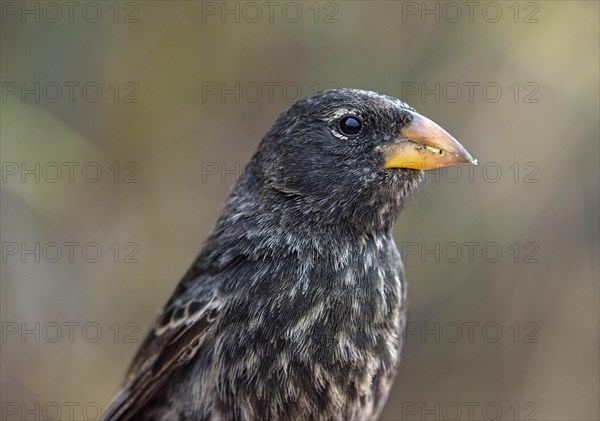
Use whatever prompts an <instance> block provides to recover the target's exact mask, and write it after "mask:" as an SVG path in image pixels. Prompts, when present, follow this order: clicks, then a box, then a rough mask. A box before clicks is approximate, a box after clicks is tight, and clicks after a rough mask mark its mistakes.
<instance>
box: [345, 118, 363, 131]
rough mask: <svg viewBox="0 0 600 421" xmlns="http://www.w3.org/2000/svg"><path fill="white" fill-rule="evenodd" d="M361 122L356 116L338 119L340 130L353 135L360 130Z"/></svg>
mask: <svg viewBox="0 0 600 421" xmlns="http://www.w3.org/2000/svg"><path fill="white" fill-rule="evenodd" d="M361 127H362V123H361V122H360V120H359V119H358V118H356V117H351V116H349V117H344V118H342V119H341V120H340V131H341V132H342V133H344V134H346V135H355V134H358V132H360V129H361Z"/></svg>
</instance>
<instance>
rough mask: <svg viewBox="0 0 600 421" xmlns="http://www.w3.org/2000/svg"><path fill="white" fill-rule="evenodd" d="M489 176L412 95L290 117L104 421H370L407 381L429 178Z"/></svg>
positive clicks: (358, 98) (356, 99)
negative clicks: (410, 262)
mask: <svg viewBox="0 0 600 421" xmlns="http://www.w3.org/2000/svg"><path fill="white" fill-rule="evenodd" d="M462 163H466V164H477V161H476V160H475V159H473V158H472V157H471V155H470V154H469V153H468V152H467V150H466V149H465V148H464V147H463V146H462V145H461V144H460V143H459V142H458V141H457V140H456V139H455V138H454V137H452V136H451V135H450V134H449V133H448V132H446V131H445V130H444V129H443V128H441V127H440V126H439V125H438V124H436V123H434V122H433V121H431V120H430V119H428V118H426V117H424V116H422V115H421V114H419V113H418V112H417V111H416V110H415V109H414V108H412V107H411V106H409V105H408V104H406V103H405V102H403V101H401V100H400V99H397V98H394V97H391V96H387V95H383V94H379V93H376V92H372V91H367V90H359V89H348V88H344V89H330V90H325V91H320V92H316V93H313V94H311V95H309V96H307V97H305V98H303V99H301V100H300V101H298V102H296V103H295V104H293V105H292V106H291V107H290V108H289V109H288V110H287V111H284V112H283V113H282V114H281V115H280V116H279V117H278V118H277V119H276V121H275V122H274V123H273V125H272V127H271V128H270V129H269V130H268V131H267V133H266V135H265V136H264V138H263V139H262V141H261V142H260V144H259V146H258V149H257V151H256V152H255V154H254V155H253V156H252V158H251V159H250V161H249V163H248V164H247V166H246V167H245V169H244V171H243V172H242V173H241V175H240V176H239V177H238V179H237V181H236V183H235V185H234V187H233V189H232V191H231V193H230V195H229V197H228V198H227V200H226V202H225V204H224V206H223V210H222V214H221V215H220V217H219V218H218V221H217V222H216V225H215V227H214V229H213V231H212V233H211V234H210V236H209V238H208V240H207V241H205V243H204V245H203V247H202V250H201V252H200V254H199V255H198V257H197V258H196V259H195V260H194V262H193V264H192V265H191V267H190V268H189V269H188V271H187V272H186V273H185V274H184V276H183V278H182V279H181V280H180V282H179V283H178V285H177V286H176V288H175V290H174V292H173V295H172V296H171V298H170V299H169V300H168V302H167V303H166V305H165V306H164V308H163V309H162V312H161V313H160V315H159V317H158V319H157V321H156V323H155V325H154V327H153V329H152V330H151V332H150V333H149V335H148V336H147V338H146V339H145V341H144V342H143V344H142V345H141V347H140V349H139V351H138V352H137V354H136V356H135V358H134V360H133V362H132V364H131V367H130V369H129V372H128V374H127V376H126V378H125V380H124V383H123V385H122V388H121V389H120V391H119V392H118V393H117V395H116V396H115V398H114V399H113V401H112V403H111V404H110V405H109V407H108V408H107V410H106V411H105V413H104V416H103V419H104V420H109V421H116V420H120V421H122V420H148V421H183V420H195V421H197V420H336V419H343V420H370V419H376V418H377V417H378V416H379V414H380V412H381V410H382V408H383V405H384V403H385V402H386V399H387V397H388V394H389V391H390V387H391V385H392V382H393V379H394V377H395V374H396V372H397V367H398V363H399V359H400V352H401V348H402V345H403V341H404V339H403V336H404V335H403V333H404V328H405V324H406V314H407V313H406V311H407V287H406V278H405V274H404V268H403V264H402V260H401V256H400V253H399V251H398V249H397V247H396V244H395V242H394V239H393V236H392V229H393V225H394V221H395V219H396V217H397V215H398V213H399V212H400V211H401V209H402V208H403V205H405V204H406V203H407V200H408V199H409V197H411V194H412V193H413V192H414V191H415V190H417V188H418V187H419V186H420V185H421V184H422V183H423V182H424V181H425V174H424V171H426V170H431V169H435V168H439V167H443V166H447V165H456V164H462Z"/></svg>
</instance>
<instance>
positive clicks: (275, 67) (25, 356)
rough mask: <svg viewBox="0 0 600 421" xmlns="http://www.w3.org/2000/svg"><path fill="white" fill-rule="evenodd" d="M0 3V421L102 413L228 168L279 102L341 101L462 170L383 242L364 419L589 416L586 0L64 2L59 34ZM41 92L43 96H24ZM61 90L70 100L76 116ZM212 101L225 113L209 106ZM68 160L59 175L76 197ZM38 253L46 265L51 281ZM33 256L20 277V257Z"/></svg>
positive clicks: (590, 81) (593, 313) (592, 404)
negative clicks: (424, 120)
mask: <svg viewBox="0 0 600 421" xmlns="http://www.w3.org/2000/svg"><path fill="white" fill-rule="evenodd" d="M9 3H10V2H9ZM11 4H14V5H16V7H17V11H16V14H12V12H13V9H8V10H3V14H2V19H4V21H3V22H2V29H1V31H2V32H1V36H2V45H1V47H2V51H1V71H2V75H1V77H2V83H3V85H2V94H3V97H2V102H1V103H0V106H1V112H2V113H1V137H2V162H3V173H2V176H3V180H2V184H1V189H2V190H1V199H2V200H1V205H2V207H1V211H2V221H1V222H2V224H1V229H2V233H1V234H2V243H3V247H4V252H3V262H2V271H1V277H2V279H1V305H2V307H1V316H2V323H3V324H2V331H3V337H2V343H1V346H2V353H1V363H2V366H1V374H2V383H1V385H2V390H1V392H2V398H1V399H2V402H3V415H2V418H6V419H16V418H19V415H14V416H13V418H10V417H9V415H10V414H11V411H12V410H13V408H14V404H15V403H16V404H17V405H21V404H22V403H23V404H24V405H26V408H29V409H32V410H33V411H34V414H35V413H37V414H38V415H39V416H40V417H41V416H45V417H49V418H51V417H52V416H53V415H52V414H53V413H52V412H51V409H52V408H51V406H52V405H50V406H49V404H50V403H56V404H57V405H58V407H59V408H61V410H62V415H61V418H62V419H69V418H74V419H80V418H81V417H82V416H83V415H81V414H82V412H81V408H82V407H83V406H84V405H87V406H88V409H89V408H90V407H91V408H92V409H89V413H88V415H90V416H92V415H93V414H94V411H93V409H94V405H100V406H102V407H104V405H106V404H107V402H108V401H109V400H110V399H111V397H112V395H113V394H114V393H115V392H116V390H117V388H118V385H119V383H120V381H121V378H122V376H123V374H124V371H125V369H126V366H127V365H128V363H129V361H130V359H131V358H132V355H133V353H134V352H135V350H136V349H137V347H138V346H139V343H135V341H138V342H139V341H141V340H142V339H143V337H144V335H145V334H146V332H147V330H148V328H149V326H150V325H151V323H152V321H153V319H154V317H155V316H156V313H157V310H158V309H159V308H160V307H161V306H162V304H163V303H164V302H165V301H166V300H167V298H168V296H169V295H170V293H171V291H172V290H173V288H174V286H175V284H176V283H177V281H178V279H179V277H180V276H181V275H182V274H183V272H184V271H185V270H186V269H187V267H188V265H189V264H190V262H191V261H192V259H194V257H195V255H196V254H197V252H198V251H199V250H200V248H201V246H202V242H203V241H204V239H205V238H206V236H207V234H208V233H209V231H210V229H211V227H212V226H213V224H214V222H215V220H216V218H217V216H218V215H219V207H220V205H221V204H222V202H223V201H224V199H225V198H226V196H227V193H228V191H229V190H230V188H231V186H232V183H233V182H234V178H235V174H232V172H233V173H235V172H236V171H237V172H239V171H240V170H241V169H242V168H243V166H244V164H245V163H246V162H247V161H248V159H249V157H250V156H251V154H252V153H253V151H254V149H255V148H256V146H257V144H258V142H259V141H260V138H261V136H262V135H263V134H264V133H265V131H266V130H267V129H268V127H269V126H270V125H271V123H272V122H273V121H274V119H275V118H276V117H277V115H278V114H279V113H280V112H281V111H283V110H284V109H285V108H287V107H288V106H289V105H290V103H291V102H292V100H293V98H295V97H297V96H299V95H302V96H304V95H306V94H308V93H309V92H310V91H312V90H314V89H315V88H319V89H320V88H323V87H328V86H339V87H356V88H365V89H372V90H376V91H379V92H382V93H386V94H390V95H394V96H398V97H402V98H404V99H405V100H407V101H408V102H409V103H410V104H411V105H413V106H414V107H416V108H417V109H418V110H419V111H420V112H421V113H423V114H424V115H427V116H429V117H430V118H432V119H433V120H435V121H437V122H438V123H439V124H441V125H442V126H444V127H445V128H446V129H447V130H448V131H449V132H451V133H452V134H454V135H455V136H456V137H457V138H458V139H459V140H461V142H462V143H463V144H464V145H465V146H466V147H467V148H468V149H469V151H470V152H471V153H472V154H473V155H474V156H475V157H477V158H478V159H479V161H480V163H481V165H480V166H479V167H477V168H475V169H473V170H472V172H467V168H466V167H465V168H462V173H457V172H456V170H448V171H441V172H438V173H432V174H430V176H431V177H430V178H431V181H430V182H429V183H428V185H427V186H425V187H424V188H422V189H421V191H420V192H419V193H418V194H417V195H416V196H415V198H414V200H413V201H412V203H411V204H410V205H409V206H408V208H407V209H406V210H405V212H403V214H402V215H401V217H400V219H399V221H398V223H397V226H396V231H395V236H396V239H397V242H398V243H399V245H400V247H401V249H402V250H403V251H404V254H405V266H406V270H407V273H408V277H409V281H410V290H409V298H410V313H409V317H410V321H411V323H412V324H411V325H410V328H411V334H410V335H408V338H407V345H406V347H405V349H404V353H403V360H402V363H401V367H400V374H399V376H398V378H397V381H396V383H395V385H394V389H393V391H392V395H391V397H390V399H389V401H388V404H387V406H386V408H385V410H384V413H383V415H382V418H384V419H452V418H456V419H464V420H468V419H482V418H484V417H485V416H488V417H489V418H491V419H497V418H498V417H497V416H496V411H497V410H498V409H500V410H501V417H500V418H501V419H505V420H514V419H528V417H529V419H535V418H537V419H544V420H598V419H600V413H599V403H598V396H599V358H598V352H599V340H598V331H599V326H598V325H599V314H598V310H599V303H598V298H599V295H598V293H599V291H598V285H599V283H598V278H599V272H598V270H599V269H598V255H599V246H598V241H599V240H598V231H599V230H598V208H599V205H598V200H599V191H598V190H599V188H598V180H599V173H598V158H599V148H598V145H599V142H598V141H599V128H598V116H599V94H598V80H599V73H598V62H599V57H598V54H599V53H598V51H599V49H598V36H599V31H598V14H599V7H598V2H594V1H586V2H576V1H568V2H567V1H553V2H529V3H518V4H516V6H515V3H513V2H495V3H493V6H486V4H484V3H477V4H476V6H474V7H475V9H474V10H473V15H472V18H471V17H470V16H469V9H468V7H467V6H466V5H464V2H456V3H453V5H454V6H453V5H451V6H446V3H443V2H439V3H438V2H428V3H426V4H425V3H422V2H405V3H401V2H391V1H390V2H385V1H384V2H365V1H354V2H330V3H320V4H317V5H315V4H314V3H294V4H293V5H292V6H286V4H285V3H276V4H275V5H274V6H273V7H274V9H273V15H272V17H270V16H268V6H266V5H265V4H264V2H255V3H252V4H251V5H250V6H248V5H247V4H242V3H235V2H230V3H227V5H226V6H224V5H223V4H222V3H221V2H209V3H205V4H204V5H203V4H202V3H200V2H194V1H174V2H162V1H148V2H136V3H134V2H130V3H119V4H117V5H116V6H115V4H114V3H112V2H109V3H95V4H93V5H92V6H88V8H87V9H86V10H85V12H84V11H83V10H82V9H83V7H84V5H86V4H88V3H81V4H80V6H78V7H77V8H76V9H75V10H74V14H73V19H72V20H73V22H69V16H68V9H67V7H66V6H62V7H61V9H62V18H60V19H56V11H55V10H53V9H52V8H47V6H46V9H44V4H43V3H38V2H27V7H29V8H30V9H32V10H35V8H36V7H37V8H38V13H39V14H40V15H39V20H40V22H39V23H38V22H36V16H35V15H31V14H29V15H28V14H25V15H22V14H21V13H22V10H21V9H23V8H24V7H26V6H25V3H21V2H17V3H11ZM58 4H59V5H61V4H62V3H61V2H59V3H58ZM36 5H37V6H36ZM456 5H458V7H459V9H457V6H456ZM3 7H5V6H3ZM224 7H227V8H228V10H233V11H234V12H233V14H225V15H224V16H222V15H221V13H222V12H223V8H224ZM257 7H258V8H260V10H261V13H262V16H261V17H260V18H258V17H257V15H256V12H257V10H258V9H257ZM98 8H99V9H100V10H101V12H102V15H101V16H100V18H99V19H98V22H95V23H93V22H91V21H92V20H95V19H96V18H95V15H96V11H97V9H98ZM215 8H216V9H215ZM236 8H237V10H238V12H235V10H236ZM215 10H216V14H211V13H212V12H213V11H215ZM298 10H300V13H301V15H299V17H297V16H298V15H297V12H298ZM424 10H433V11H435V10H438V12H437V13H439V16H438V17H437V19H438V20H439V22H436V15H435V14H425V16H422V15H421V13H422V12H423V11H424ZM458 10H460V13H461V16H457V14H456V13H457V11H458ZM498 10H499V11H500V13H501V15H500V16H499V18H497V17H496V16H497V12H498ZM116 11H119V14H118V16H117V15H115V12H116ZM316 11H318V12H319V13H318V15H315V13H316ZM9 12H10V13H9ZM413 12H414V13H413ZM516 12H518V14H517V13H516ZM34 13H35V12H34ZM236 13H237V14H238V15H237V16H236ZM433 13H436V12H433ZM53 20H56V22H52V21H53ZM115 20H116V22H115ZM132 20H137V22H127V21H132ZM236 20H237V21H236ZM254 20H256V22H253V21H254ZM269 20H272V22H270V21H269ZM296 20H297V21H296ZM494 20H497V22H495V23H494V22H493V21H494ZM315 21H316V22H315ZM36 82H38V83H39V84H40V85H39V89H37V92H38V93H39V95H40V98H35V93H33V94H31V93H30V94H27V95H25V97H24V98H23V99H24V101H22V99H21V95H20V93H21V91H20V89H21V88H22V87H23V86H24V87H25V88H27V89H33V91H34V92H35V91H36V87H35V86H36V85H35V83H36ZM65 82H67V83H68V82H73V83H79V85H77V86H76V85H72V86H74V88H73V89H74V97H73V100H72V101H71V100H70V99H69V98H68V90H67V88H66V86H67V85H65V84H64V83H65ZM115 82H118V83H119V85H118V87H117V86H116V85H114V83H115ZM21 83H25V85H23V86H22V85H21ZM90 83H92V84H93V83H95V84H97V85H86V86H87V88H86V89H87V90H86V91H85V93H84V92H82V87H83V85H85V84H90ZM128 83H129V84H128ZM221 83H225V84H226V85H225V88H226V89H230V90H233V91H235V92H237V94H238V96H239V97H236V95H235V94H226V95H224V97H222V95H221V93H222V89H221ZM236 83H238V84H239V85H236ZM436 83H438V84H439V88H436ZM56 84H58V85H59V86H61V87H62V96H61V97H60V98H59V99H58V100H57V101H56V102H52V101H53V100H54V98H55V97H56V92H57V91H56V89H55V86H56ZM127 84H128V85H127ZM422 84H425V85H422ZM515 84H517V85H515ZM94 86H100V88H101V89H102V97H101V98H99V99H98V100H97V101H96V102H94V101H93V98H94V96H95V90H94ZM236 86H239V89H237V88H236ZM257 86H258V87H259V88H260V90H259V91H257V89H256V88H257ZM269 86H272V87H273V96H272V98H270V97H269V89H268V87H269ZM469 86H473V96H472V97H469V89H468V87H469ZM484 86H485V89H484ZM15 87H17V88H18V89H19V92H17V93H16V94H12V93H11V92H13V91H14V89H15ZM215 87H216V88H217V89H218V90H219V91H218V92H217V93H216V94H214V95H213V94H211V92H212V91H210V89H211V88H215ZM298 88H299V89H298ZM414 88H416V89H417V90H418V92H417V93H416V94H411V92H413V91H411V89H414ZM423 88H425V89H429V90H432V92H434V93H430V94H427V95H425V96H424V97H423V96H422V95H421V94H422V93H423ZM457 88H458V89H460V91H459V90H457ZM498 88H500V91H498ZM53 89H54V90H53ZM298 91H299V92H298ZM459 92H460V93H461V97H460V98H457V94H458V93H459ZM259 93H260V97H257V94H259ZM115 94H118V95H117V97H116V98H115ZM436 94H437V96H438V97H436ZM516 94H518V97H516V96H515V95H516ZM84 95H86V96H84ZM115 99H116V102H115ZM132 100H133V102H132ZM69 162H73V163H75V164H65V163H69ZM22 163H24V164H25V165H26V168H29V169H32V168H33V173H30V174H29V175H27V173H26V174H22V171H21V167H20V165H21V164H22ZM36 163H39V165H40V169H39V171H37V175H38V176H39V177H40V180H39V182H37V181H36V180H35V177H36V174H35V173H36V170H35V165H36ZM53 163H54V164H53ZM90 163H91V164H90ZM114 163H117V167H114V166H111V165H114ZM86 164H87V167H86V171H88V172H87V173H86V175H87V176H88V178H89V177H91V178H94V177H95V172H94V171H95V168H97V167H100V168H101V169H102V176H101V178H100V180H99V181H98V182H95V183H93V182H90V181H86V180H85V179H84V178H83V175H82V168H83V167H84V166H85V165H86ZM15 165H16V167H15ZM57 165H58V166H60V167H61V168H62V170H63V174H62V176H60V177H58V178H57V176H56V166H57ZM68 165H78V166H75V167H73V168H74V173H73V181H72V182H71V181H70V180H69V177H68V176H69V174H68V171H67V170H68ZM15 168H17V169H18V171H17V174H16V175H13V173H14V172H15ZM115 168H119V173H118V174H116V170H115ZM215 169H217V171H215ZM517 169H518V172H517ZM498 170H500V171H501V174H499V173H497V171H498ZM215 172H216V174H215ZM32 174H33V175H32ZM21 176H24V177H25V179H24V181H23V180H22V179H21ZM115 177H116V182H115ZM136 180H137V182H136V183H128V182H126V181H136ZM51 181H55V182H51ZM69 242H76V243H78V245H75V246H73V247H74V256H73V259H72V261H70V260H71V259H69V256H68V246H67V245H65V243H69ZM470 242H474V243H475V245H473V246H472V247H473V255H472V258H470V256H469V253H468V252H469V246H468V244H465V243H470ZM55 243H57V244H59V245H60V247H61V251H62V257H61V258H59V259H58V261H57V262H51V261H50V260H53V258H54V256H55V255H56V247H54V246H53V244H55ZM114 243H117V247H116V250H119V254H118V255H117V256H116V260H117V263H115V262H114V260H115V247H114V245H113V244H114ZM130 243H131V244H130ZM515 243H516V244H515ZM36 244H38V245H39V247H40V251H39V253H37V254H38V256H39V259H40V262H39V263H38V262H36V261H35V259H36V252H34V253H33V254H27V253H26V252H25V249H34V250H35V247H36ZM85 244H92V245H91V246H88V248H87V249H86V251H85V253H84V254H83V245H85ZM94 245H96V247H99V248H100V249H101V251H102V256H101V258H100V259H99V260H98V261H97V262H95V263H92V262H88V261H87V260H92V259H93V258H94V255H95V248H94ZM15 247H16V251H15ZM53 247H54V248H53ZM498 251H500V252H501V253H502V255H501V257H499V258H497V257H496V255H497V252H498ZM13 252H15V253H16V254H13ZM130 253H131V255H129V254H130ZM457 253H460V255H459V254H457ZM127 256H129V259H128V258H127ZM86 259H87V260H86ZM132 259H133V260H135V261H133V262H126V260H132ZM55 260H56V259H55ZM496 260H497V261H496ZM36 323H39V325H36ZM69 323H73V325H72V326H73V336H72V337H69V330H68V325H67V324H69ZM56 326H59V327H61V329H62V331H61V332H60V333H59V334H58V336H57V331H56ZM84 326H85V329H83V327H84ZM469 326H472V329H473V330H472V331H471V332H472V334H473V335H472V336H470V335H469V332H470V331H469ZM97 327H100V328H101V329H102V332H101V334H98V332H96V328H97ZM457 327H458V328H459V329H460V330H457ZM498 328H500V329H501V331H499V330H498ZM15 329H17V330H18V332H17V333H15V334H13V333H12V332H13V330H15ZM24 329H29V330H32V331H33V332H34V333H30V334H27V335H25V336H24V337H23V335H22V334H23V333H24V332H23V331H24ZM426 332H429V333H427V334H425V335H424V336H422V335H421V334H422V333H426ZM436 332H437V336H436ZM129 334H131V337H130V336H128V335H129ZM36 335H37V337H36ZM96 337H97V338H96ZM96 339H97V340H96ZM128 339H133V343H130V342H131V341H129V340H128ZM36 402H37V403H38V407H36V406H35V405H36ZM68 402H76V403H77V404H76V405H75V409H74V412H73V414H74V415H72V416H68V411H67V405H68ZM469 407H472V408H473V412H470V411H469ZM36 408H38V409H36ZM44 408H45V409H44ZM457 408H458V409H459V410H460V413H457V412H456V411H457ZM484 408H485V411H487V412H486V414H483V412H484ZM20 411H21V412H20V413H19V414H23V412H22V410H20ZM35 411H37V412H35ZM44 411H46V413H44ZM31 417H34V415H31V416H30V418H29V419H31ZM436 417H437V418H436ZM444 417H445V418H444Z"/></svg>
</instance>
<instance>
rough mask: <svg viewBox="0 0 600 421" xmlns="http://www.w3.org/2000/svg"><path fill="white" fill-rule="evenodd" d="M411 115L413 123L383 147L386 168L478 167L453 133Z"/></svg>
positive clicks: (427, 120)
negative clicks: (466, 165) (468, 165)
mask: <svg viewBox="0 0 600 421" xmlns="http://www.w3.org/2000/svg"><path fill="white" fill-rule="evenodd" d="M410 114H411V121H410V123H408V124H407V125H405V126H403V127H402V128H401V129H400V131H399V132H398V135H397V136H396V138H395V139H394V141H393V142H392V143H390V144H389V145H387V146H384V147H383V153H384V157H385V162H384V164H383V167H384V168H410V169H413V170H431V169H434V168H440V167H446V166H448V165H455V164H461V163H471V164H473V165H477V160H476V159H473V157H472V156H471V155H470V154H469V152H467V150H466V149H465V148H464V147H463V145H461V144H460V143H459V142H458V140H456V139H455V138H454V137H452V135H450V133H448V132H447V131H446V130H444V129H442V128H441V127H440V126H438V125H437V124H436V123H434V122H433V121H431V120H429V119H428V118H427V117H423V116H422V115H420V114H417V113H415V112H410Z"/></svg>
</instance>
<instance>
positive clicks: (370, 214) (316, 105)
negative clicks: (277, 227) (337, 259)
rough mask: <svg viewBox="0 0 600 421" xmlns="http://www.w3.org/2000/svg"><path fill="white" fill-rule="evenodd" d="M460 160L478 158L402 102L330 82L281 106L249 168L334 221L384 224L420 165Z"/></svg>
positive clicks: (297, 203)
mask: <svg viewBox="0 0 600 421" xmlns="http://www.w3.org/2000/svg"><path fill="white" fill-rule="evenodd" d="M460 163H471V164H476V161H475V160H474V159H473V158H472V157H471V155H470V154H469V153H468V152H467V150H466V149H465V148H464V147H463V146H462V145H461V144H460V143H459V142H458V141H457V140H456V139H454V137H452V136H451V135H450V134H449V133H448V132H446V131H445V130H444V129H442V128H441V127H440V126H439V125H437V124H436V123H434V122H433V121H431V120H429V119H428V118H426V117H424V116H422V115H420V114H419V113H417V112H416V111H415V110H414V108H412V107H410V106H409V105H407V104H406V103H404V102H402V101H400V100H399V99H396V98H393V97H389V96H385V95H381V94H378V93H375V92H370V91H363V90H356V89H333V90H327V91H322V92H318V93H315V94H313V95H310V96H308V97H306V98H304V99H303V100H301V101H299V102H298V103H296V104H294V105H293V106H292V107H291V108H290V109H289V110H287V111H286V112H284V113H283V114H282V115H281V116H280V117H279V118H278V119H277V121H276V122H275V123H274V124H273V126H272V127H271V129H270V130H269V132H268V133H267V135H266V136H265V138H264V139H263V142H262V143H261V145H260V147H259V149H258V152H257V154H256V155H255V157H254V159H253V161H252V162H251V164H250V168H251V171H252V172H253V173H254V174H258V176H259V177H260V178H261V179H262V180H263V182H264V183H265V184H266V185H268V186H269V187H270V188H271V189H273V190H275V191H277V192H279V193H280V194H281V195H282V199H281V200H287V203H288V205H289V206H292V207H294V208H295V210H296V211H298V212H303V213H304V214H307V213H312V214H313V216H314V218H319V219H321V220H324V221H326V222H333V223H342V222H348V221H351V222H353V223H355V224H366V225H369V224H375V225H382V224H383V225H389V224H391V221H393V218H395V216H396V214H397V212H398V211H399V209H400V208H401V207H402V204H403V202H404V200H405V198H406V197H407V196H408V195H409V194H410V192H411V191H412V190H413V189H414V188H415V187H416V186H417V185H418V184H419V183H420V182H421V181H423V179H424V175H423V171H424V170H430V169H434V168H439V167H443V166H447V165H455V164H460Z"/></svg>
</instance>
